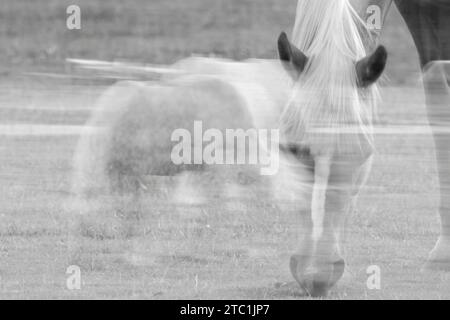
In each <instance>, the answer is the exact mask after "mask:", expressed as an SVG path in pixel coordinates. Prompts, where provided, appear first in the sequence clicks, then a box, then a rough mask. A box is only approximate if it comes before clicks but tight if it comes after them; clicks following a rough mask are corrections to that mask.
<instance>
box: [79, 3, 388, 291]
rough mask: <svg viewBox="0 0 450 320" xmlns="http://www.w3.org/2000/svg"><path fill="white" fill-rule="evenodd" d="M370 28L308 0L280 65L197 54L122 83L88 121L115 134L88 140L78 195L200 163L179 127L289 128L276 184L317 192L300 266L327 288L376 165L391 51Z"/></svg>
mask: <svg viewBox="0 0 450 320" xmlns="http://www.w3.org/2000/svg"><path fill="white" fill-rule="evenodd" d="M361 29H364V24H363V23H362V21H361V20H360V19H359V17H358V15H357V14H356V12H355V10H354V9H353V7H352V6H351V4H350V3H349V1H348V0H300V1H299V3H298V12H297V18H296V23H295V28H294V34H293V42H294V43H295V45H294V44H293V43H291V42H290V41H289V40H288V37H287V35H286V34H285V33H282V34H281V35H280V37H279V39H278V49H279V56H280V60H281V63H280V62H279V61H271V60H250V61H246V62H232V61H228V60H218V59H208V58H191V59H186V60H183V61H181V62H179V63H177V64H175V65H174V66H173V69H174V70H179V71H180V72H179V75H175V76H174V75H173V74H172V75H171V76H169V77H166V78H165V79H163V80H162V81H160V82H152V83H128V84H119V85H117V86H115V87H113V88H111V89H110V90H108V92H107V93H106V94H105V95H104V97H103V98H102V99H101V101H100V103H99V107H98V108H97V109H96V111H95V113H94V115H93V116H92V118H91V120H90V121H89V123H88V124H89V126H102V127H104V130H103V131H102V133H100V134H98V135H95V136H90V135H86V136H84V137H82V138H81V140H80V142H79V146H78V150H77V154H76V157H75V167H76V175H75V183H74V191H75V193H76V194H77V195H78V196H80V197H84V198H86V199H89V198H90V197H92V195H94V196H95V193H96V190H97V189H98V188H99V187H101V184H104V183H105V182H106V185H107V186H108V187H109V188H113V189H114V188H115V187H118V188H119V189H123V188H124V187H125V188H126V187H131V189H133V188H134V189H140V188H142V187H144V188H145V184H146V183H145V179H146V177H147V176H149V175H177V174H180V173H182V172H184V171H187V170H194V169H193V168H188V167H186V166H178V165H176V164H174V163H173V162H172V161H171V157H170V154H171V147H172V146H173V143H172V141H171V136H172V133H173V132H174V130H176V129H178V128H190V127H191V126H192V124H193V122H194V121H196V120H197V121H198V120H201V121H203V123H204V125H205V127H209V128H218V129H220V130H226V129H234V128H242V129H250V128H258V129H266V130H267V129H278V130H279V131H280V136H281V139H280V149H281V150H282V151H283V154H282V155H280V157H281V158H283V160H280V165H281V166H284V167H285V168H282V169H281V170H280V173H279V174H277V175H274V176H273V177H271V179H270V180H271V183H273V184H274V185H277V184H278V182H280V181H281V182H282V183H288V184H289V185H290V187H284V188H278V189H273V190H274V191H273V192H274V193H277V196H278V195H279V194H280V193H281V196H283V193H289V192H290V191H295V192H297V193H296V194H295V195H294V196H295V197H297V198H299V199H300V198H303V196H304V195H305V194H307V195H310V199H309V200H310V210H309V212H310V214H309V215H308V216H307V221H306V228H305V230H303V232H302V235H303V236H302V241H301V242H300V249H299V251H298V254H295V255H294V256H293V257H292V258H291V263H290V267H291V271H292V274H293V276H294V278H295V279H296V280H297V281H298V283H299V284H300V285H301V287H302V288H303V289H304V290H305V291H306V292H307V293H309V294H310V295H312V296H324V295H326V294H327V293H328V291H329V290H330V288H331V287H332V286H334V284H335V283H336V282H337V281H338V280H339V279H340V278H341V277H342V275H343V272H344V269H345V262H344V260H343V258H342V255H341V243H340V242H341V235H342V229H343V222H344V220H345V219H344V218H345V216H346V214H347V213H348V211H349V210H350V209H351V207H352V205H353V204H354V201H355V200H356V197H357V195H358V192H359V190H360V188H361V187H362V185H363V184H364V182H365V180H366V177H367V176H368V174H369V172H370V167H371V159H372V155H373V150H374V147H373V135H372V126H373V119H374V116H375V113H376V104H377V87H376V85H375V82H376V81H377V79H378V78H379V77H380V75H381V74H382V72H383V70H384V67H385V64H386V59H387V52H386V50H385V48H384V47H382V46H380V47H379V48H377V50H375V52H374V53H373V54H371V55H367V54H366V50H365V48H364V45H363V40H362V36H361V34H360V30H361ZM365 31H366V32H367V30H365ZM222 147H223V148H224V149H226V148H227V146H225V145H223V146H222ZM224 153H225V151H224ZM199 167H204V166H202V164H200V165H199ZM305 168H308V169H309V170H304V169H305ZM197 169H198V168H197ZM200 169H201V168H200ZM229 169H231V171H227V180H230V179H231V180H232V179H233V178H232V177H233V174H231V175H230V174H229V173H230V172H233V170H234V171H235V170H239V169H238V167H237V166H236V169H233V167H232V166H231V167H230V168H229ZM246 170H248V168H246ZM250 170H251V168H250ZM220 171H221V168H218V169H217V170H214V172H215V173H217V172H220ZM286 171H288V175H282V173H284V172H286ZM305 171H306V172H305ZM306 175H310V176H311V181H308V179H306ZM283 179H285V180H284V181H283ZM223 182H224V181H223ZM302 182H309V185H308V188H309V190H304V189H303V188H302V187H300V185H302ZM311 182H312V183H311ZM291 186H293V187H291ZM296 186H297V187H298V188H297V187H296ZM275 198H277V197H275Z"/></svg>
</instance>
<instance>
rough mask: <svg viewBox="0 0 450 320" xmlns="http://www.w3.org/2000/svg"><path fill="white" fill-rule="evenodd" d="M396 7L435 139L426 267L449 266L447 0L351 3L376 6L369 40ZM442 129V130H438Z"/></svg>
mask: <svg viewBox="0 0 450 320" xmlns="http://www.w3.org/2000/svg"><path fill="white" fill-rule="evenodd" d="M393 4H394V5H395V6H396V7H397V9H398V11H399V13H400V14H401V16H402V17H403V19H404V20H405V23H406V26H407V27H408V29H409V31H410V33H411V36H412V38H413V40H414V43H415V45H416V48H417V51H418V54H419V60H420V61H419V63H420V66H421V67H422V72H423V77H422V80H423V85H424V89H425V90H424V91H425V98H426V108H427V116H428V120H429V124H430V126H431V128H432V131H433V137H434V142H435V157H436V164H437V170H438V178H439V186H440V203H439V214H440V223H441V230H440V235H439V239H438V241H437V242H436V245H435V247H434V248H433V250H432V251H431V252H430V255H429V258H428V261H427V265H426V267H427V268H428V269H437V270H443V271H448V270H449V269H450V187H449V186H450V166H449V165H448V164H449V162H450V143H449V141H450V138H449V136H448V134H447V133H445V132H444V131H445V128H446V126H447V123H448V119H450V113H449V110H450V109H449V108H450V90H449V78H450V77H449V73H448V69H447V68H446V66H448V64H449V61H450V37H449V36H448V35H449V32H450V20H449V19H448V17H449V15H450V1H449V0H433V1H431V0H361V1H360V0H357V1H356V0H355V1H354V6H355V7H356V8H357V9H358V11H359V12H360V15H361V16H363V17H364V15H365V14H366V10H367V8H368V7H369V6H373V5H375V6H376V7H378V8H380V12H381V13H382V16H381V21H380V22H381V24H380V30H378V31H379V32H376V36H375V37H373V38H372V43H375V42H376V40H377V39H376V38H377V37H378V36H379V35H380V34H381V32H382V30H383V26H384V20H385V18H386V16H387V13H388V12H389V9H390V8H391V7H394V6H393ZM442 129H444V130H442Z"/></svg>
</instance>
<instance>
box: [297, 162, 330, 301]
mask: <svg viewBox="0 0 450 320" xmlns="http://www.w3.org/2000/svg"><path fill="white" fill-rule="evenodd" d="M330 167H331V159H330V158H329V157H317V158H316V159H315V161H314V183H313V191H312V202H311V229H310V230H307V231H306V232H305V236H304V238H303V241H302V243H301V249H300V254H298V255H294V256H293V257H292V258H291V272H292V274H293V276H294V278H295V279H296V280H297V281H298V283H299V284H300V285H301V286H302V288H303V289H304V290H305V291H306V292H307V293H308V294H310V295H312V296H323V295H326V294H327V292H328V290H329V288H330V287H331V286H330V281H331V278H332V277H333V264H332V262H331V260H332V258H331V256H332V254H333V245H334V243H335V240H336V239H335V237H334V233H333V222H332V220H330V219H329V217H327V216H326V208H325V206H326V197H327V189H328V182H329V178H330V170H331V168H330Z"/></svg>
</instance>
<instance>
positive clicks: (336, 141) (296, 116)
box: [281, 0, 378, 149]
mask: <svg viewBox="0 0 450 320" xmlns="http://www.w3.org/2000/svg"><path fill="white" fill-rule="evenodd" d="M365 31H367V29H366V27H365V25H364V23H363V22H362V20H361V19H360V18H359V17H358V15H357V13H356V11H355V10H354V9H353V7H352V6H351V4H350V3H349V1H348V0H300V1H299V2H298V7H297V16H296V22H295V27H294V32H293V37H292V39H293V42H294V44H295V45H296V46H297V47H298V48H299V49H300V50H302V51H303V52H304V53H305V54H306V55H307V56H308V58H309V60H308V64H307V66H306V67H305V69H304V71H303V72H302V74H301V76H300V77H299V79H298V81H297V83H296V84H295V85H294V88H293V92H292V97H291V99H290V100H289V103H288V104H287V105H286V108H285V110H284V113H283V115H282V118H281V126H282V128H283V130H284V132H285V133H286V134H287V136H288V137H287V139H288V140H295V141H293V142H296V143H299V144H321V145H322V146H323V147H325V148H327V147H328V148H333V147H336V146H337V147H341V148H345V149H348V148H350V149H354V148H355V145H356V146H358V145H359V146H361V145H363V144H367V143H368V144H369V145H372V134H371V127H372V120H373V117H374V115H375V112H376V110H375V109H376V99H377V96H378V95H377V87H376V85H374V86H371V87H369V88H366V89H362V88H359V87H358V83H357V75H356V69H355V63H356V62H357V61H358V60H359V59H361V58H363V57H365V56H366V50H365V48H364V43H363V39H362V33H363V34H364V33H366V34H367V35H369V34H370V33H369V32H368V31H367V32H365ZM355 129H356V130H355ZM324 131H325V132H324ZM348 131H350V132H352V131H356V132H355V133H354V134H334V133H339V132H341V133H342V132H348ZM361 140H364V141H361Z"/></svg>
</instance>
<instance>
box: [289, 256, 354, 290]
mask: <svg viewBox="0 0 450 320" xmlns="http://www.w3.org/2000/svg"><path fill="white" fill-rule="evenodd" d="M309 260H310V259H309V258H307V257H304V256H300V255H295V256H292V257H291V261H290V269H291V273H292V275H293V277H294V279H295V280H296V281H297V283H298V284H299V285H300V287H301V288H302V289H303V291H304V292H305V293H306V294H308V295H309V296H311V297H313V298H321V297H322V298H323V297H326V296H327V295H328V292H329V291H330V289H331V288H332V287H333V286H335V285H336V283H337V282H338V281H339V280H340V279H341V278H342V276H343V275H344V271H345V261H344V260H343V259H340V260H338V261H336V262H334V263H333V264H332V266H331V270H330V272H310V273H305V271H306V269H307V263H308V262H309Z"/></svg>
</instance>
